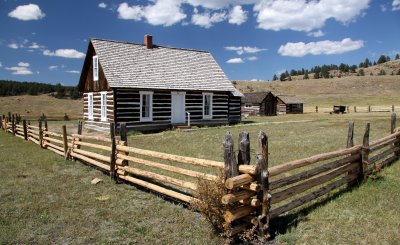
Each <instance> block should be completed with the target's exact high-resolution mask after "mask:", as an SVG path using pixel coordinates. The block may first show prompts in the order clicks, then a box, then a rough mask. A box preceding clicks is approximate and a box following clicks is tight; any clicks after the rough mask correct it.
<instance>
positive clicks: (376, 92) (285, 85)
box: [235, 75, 400, 107]
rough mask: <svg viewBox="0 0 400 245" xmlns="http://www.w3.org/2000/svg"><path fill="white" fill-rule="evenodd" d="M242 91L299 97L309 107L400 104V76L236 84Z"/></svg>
mask: <svg viewBox="0 0 400 245" xmlns="http://www.w3.org/2000/svg"><path fill="white" fill-rule="evenodd" d="M235 83H236V84H235V86H236V88H237V89H239V90H240V91H241V92H244V93H247V92H259V91H271V92H272V93H274V94H286V95H288V94H290V95H296V96H298V97H300V98H302V99H303V100H304V101H305V106H306V107H315V106H320V107H331V106H332V105H336V104H343V105H347V106H367V105H392V104H395V105H399V106H400V100H399V97H400V76H399V75H395V76H391V75H386V76H369V75H368V76H359V77H357V76H349V77H342V78H330V79H309V80H297V81H287V82H280V81H274V82H248V81H237V82H235Z"/></svg>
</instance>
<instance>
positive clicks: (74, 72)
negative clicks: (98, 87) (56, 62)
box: [65, 70, 81, 74]
mask: <svg viewBox="0 0 400 245" xmlns="http://www.w3.org/2000/svg"><path fill="white" fill-rule="evenodd" d="M65 72H68V73H73V74H80V73H81V72H80V71H76V70H71V71H65Z"/></svg>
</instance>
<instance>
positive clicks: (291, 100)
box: [276, 95, 304, 114]
mask: <svg viewBox="0 0 400 245" xmlns="http://www.w3.org/2000/svg"><path fill="white" fill-rule="evenodd" d="M276 98H277V101H278V104H277V110H278V114H302V113H303V111H304V108H303V107H304V106H303V105H304V101H303V100H302V99H300V98H298V97H296V96H294V95H278V96H276Z"/></svg>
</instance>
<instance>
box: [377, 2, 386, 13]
mask: <svg viewBox="0 0 400 245" xmlns="http://www.w3.org/2000/svg"><path fill="white" fill-rule="evenodd" d="M379 7H380V8H381V11H382V12H383V13H385V12H386V11H387V8H386V5H385V4H381V5H379Z"/></svg>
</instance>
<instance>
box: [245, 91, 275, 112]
mask: <svg viewBox="0 0 400 245" xmlns="http://www.w3.org/2000/svg"><path fill="white" fill-rule="evenodd" d="M277 103H278V100H277V98H276V97H275V96H274V95H273V94H272V93H271V92H256V93H244V97H243V98H242V113H243V114H244V115H260V116H276V114H277Z"/></svg>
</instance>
